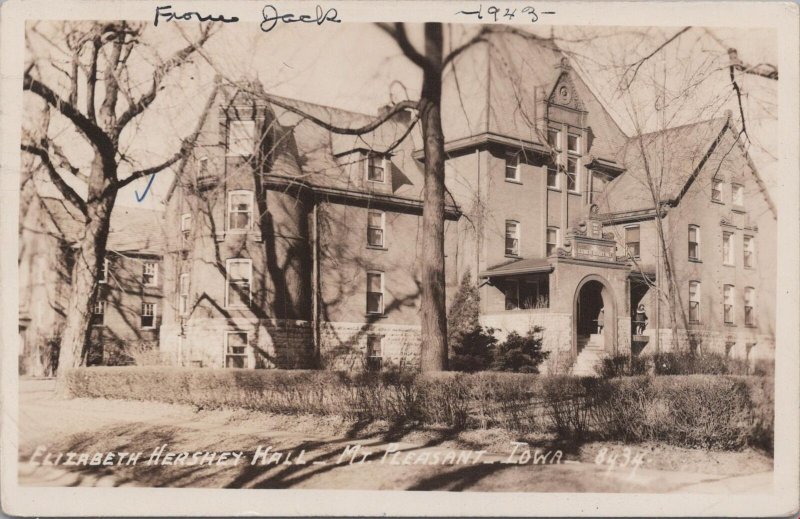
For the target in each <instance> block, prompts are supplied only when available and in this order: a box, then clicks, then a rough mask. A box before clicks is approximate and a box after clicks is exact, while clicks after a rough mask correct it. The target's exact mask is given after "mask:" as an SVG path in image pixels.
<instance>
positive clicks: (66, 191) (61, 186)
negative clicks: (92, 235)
mask: <svg viewBox="0 0 800 519" xmlns="http://www.w3.org/2000/svg"><path fill="white" fill-rule="evenodd" d="M20 149H21V150H22V151H24V152H27V153H30V154H31V155H35V156H37V157H39V160H40V161H41V163H42V165H43V166H44V168H45V170H46V171H47V174H48V175H49V176H50V180H51V181H52V182H53V184H55V186H56V187H57V188H58V190H59V191H60V192H61V194H62V195H64V198H66V199H67V200H69V201H70V202H72V203H73V204H74V205H75V206H76V207H77V208H78V209H79V210H80V212H81V213H83V215H84V216H88V215H89V212H88V210H87V209H86V202H84V201H83V199H82V198H81V197H80V196H79V195H78V193H76V192H75V190H74V189H72V188H71V187H70V186H69V184H67V183H66V182H65V181H64V179H63V178H61V175H59V174H58V171H56V168H55V166H54V165H53V162H52V161H51V160H50V155H49V154H48V153H47V151H45V150H44V149H43V148H40V147H38V146H35V145H33V144H27V143H24V142H23V143H22V144H21V145H20Z"/></svg>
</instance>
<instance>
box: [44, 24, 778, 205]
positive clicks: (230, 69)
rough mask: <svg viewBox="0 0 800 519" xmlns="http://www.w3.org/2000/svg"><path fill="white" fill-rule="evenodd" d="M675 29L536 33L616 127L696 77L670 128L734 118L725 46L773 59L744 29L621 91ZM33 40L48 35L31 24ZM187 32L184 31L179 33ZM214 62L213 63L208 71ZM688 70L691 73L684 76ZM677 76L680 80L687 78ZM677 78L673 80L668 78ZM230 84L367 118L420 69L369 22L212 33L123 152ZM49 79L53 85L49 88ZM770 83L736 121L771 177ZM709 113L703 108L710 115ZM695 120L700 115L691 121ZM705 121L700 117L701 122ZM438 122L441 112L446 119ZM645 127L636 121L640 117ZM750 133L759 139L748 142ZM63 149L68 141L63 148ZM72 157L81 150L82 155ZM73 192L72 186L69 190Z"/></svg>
mask: <svg viewBox="0 0 800 519" xmlns="http://www.w3.org/2000/svg"><path fill="white" fill-rule="evenodd" d="M174 27H175V25H174V24H170V25H169V26H167V27H165V28H162V27H158V28H154V27H148V28H147V30H146V33H145V41H147V42H148V47H147V48H145V49H144V50H143V52H142V54H141V56H138V57H137V61H135V62H134V66H133V67H132V74H133V75H134V76H135V77H136V74H137V73H138V74H140V76H138V77H137V80H138V81H141V84H142V85H143V86H146V85H147V78H148V76H147V74H149V71H150V70H151V66H150V63H153V62H155V59H156V57H157V56H167V55H169V54H170V53H171V52H173V51H174V50H175V49H176V48H178V47H179V46H181V45H184V44H185V39H184V36H182V35H180V34H178V33H177V32H176V30H175V29H174ZM680 29H681V28H680V27H674V28H670V27H658V28H653V27H649V28H648V27H644V28H639V27H625V28H603V27H590V28H589V27H554V28H550V27H540V28H539V29H538V30H537V31H535V33H536V34H538V35H540V36H544V37H547V36H554V37H555V38H556V41H557V43H558V44H559V45H560V46H561V47H562V48H564V49H565V50H567V51H568V53H569V55H570V59H571V60H573V63H574V64H575V65H576V68H577V69H578V71H579V72H582V76H583V78H584V80H585V81H587V82H588V83H589V85H590V87H591V88H592V89H593V91H594V92H595V93H596V95H598V97H600V99H601V100H602V101H604V102H605V103H606V104H607V106H608V108H609V111H610V112H611V114H612V116H613V117H614V118H615V120H616V121H617V123H618V124H619V125H620V126H621V127H622V129H623V131H625V132H627V133H629V134H632V133H634V132H635V131H636V126H637V124H634V121H632V119H634V117H632V115H631V109H632V108H638V109H640V111H639V112H637V113H643V114H648V115H647V117H641V118H639V119H642V120H638V121H635V122H637V123H639V124H640V125H641V127H642V130H643V131H649V130H650V129H654V128H656V127H657V126H658V125H659V124H660V123H663V119H661V120H659V119H657V118H655V116H654V114H655V110H653V109H652V107H653V106H655V104H656V102H657V100H656V98H657V97H658V96H659V95H665V94H666V95H667V97H669V91H670V89H671V88H672V87H674V90H675V91H676V92H677V91H679V90H680V88H679V87H680V85H682V84H685V83H686V82H687V81H691V80H693V79H694V76H690V75H689V74H690V73H691V74H694V75H697V76H702V79H703V81H702V82H701V84H700V86H699V87H698V88H697V89H696V92H695V91H693V95H694V96H696V98H697V99H689V100H687V99H683V98H677V99H675V106H678V107H679V109H676V112H680V113H676V114H675V117H674V118H673V117H670V118H669V122H670V123H672V124H669V125H670V126H672V125H677V124H681V123H683V122H690V119H691V118H692V117H698V113H701V112H702V110H697V109H696V108H694V107H695V106H705V105H706V104H708V103H705V102H704V99H706V98H711V97H714V98H716V97H718V96H720V95H724V96H725V97H726V98H725V99H723V100H722V101H723V102H722V104H720V103H717V104H720V106H722V105H724V106H725V107H727V108H730V109H734V112H737V113H738V104H737V103H736V99H735V97H733V94H732V92H733V90H732V89H731V88H730V80H729V77H728V75H727V68H725V67H722V66H721V65H723V64H725V63H727V61H725V60H726V59H727V58H726V57H727V53H726V49H727V47H735V48H737V49H738V51H739V57H740V58H741V59H742V60H743V61H744V62H746V63H748V64H756V63H761V62H769V63H777V50H778V49H777V46H776V41H777V40H776V36H775V34H774V33H773V32H771V31H769V30H758V29H755V30H751V29H748V30H743V29H741V28H737V29H726V28H713V29H706V28H693V29H691V30H690V31H687V32H686V33H685V34H683V35H682V36H681V37H680V38H678V39H676V40H675V41H674V42H672V43H671V44H669V45H668V46H667V47H665V48H664V50H663V51H661V52H659V53H658V54H657V56H656V57H655V58H654V59H651V60H649V61H648V62H647V63H646V64H645V66H643V67H642V69H641V71H640V72H639V79H638V80H637V82H636V83H635V84H634V86H633V87H632V88H631V93H630V94H629V95H628V94H624V93H620V91H619V89H618V88H617V87H618V84H619V81H618V78H619V74H620V67H621V66H624V65H626V64H627V63H630V62H631V61H634V60H635V59H637V58H638V57H641V56H646V55H647V54H649V53H650V52H652V50H653V49H655V48H656V47H657V46H658V45H660V44H661V43H663V42H664V41H665V40H666V39H667V38H669V37H670V36H672V35H673V34H675V33H676V32H677V31H678V30H680ZM39 30H41V31H42V32H47V31H51V32H50V33H49V34H50V37H51V38H54V39H57V38H58V35H57V34H54V33H52V31H53V28H52V27H39ZM475 30H476V28H475V26H461V25H453V26H447V27H446V29H445V35H446V41H447V44H449V45H450V46H453V45H457V44H458V43H460V42H463V41H465V39H467V38H468V37H469V36H470V35H471V34H472V33H473V31H475ZM409 35H410V37H411V40H412V42H413V43H415V44H416V45H417V47H418V48H420V47H421V43H422V41H421V38H422V33H421V27H419V26H409ZM187 36H188V35H187ZM31 47H32V51H31V54H32V55H36V56H42V55H46V56H49V57H51V58H53V59H55V60H56V61H58V59H59V58H58V55H57V53H54V52H53V51H52V49H51V48H49V47H47V46H46V45H44V44H43V43H42V42H41V41H38V42H34V43H32V44H31ZM209 62H210V63H213V66H212V65H210V64H209ZM687 63H690V64H691V65H690V66H689V67H688V68H687V65H686V64H687ZM687 70H688V71H689V72H687ZM678 71H682V72H680V73H679V72H678ZM215 73H221V74H223V75H225V76H226V77H230V78H246V79H257V80H258V81H260V82H261V83H262V84H263V85H264V89H265V90H266V91H267V92H269V93H273V94H276V95H281V96H286V97H291V98H296V99H301V100H304V101H310V102H315V103H319V104H323V105H329V106H336V107H338V108H343V109H348V110H352V111H357V112H362V113H367V114H375V113H376V112H377V111H378V109H379V107H381V106H382V105H385V104H387V103H389V102H390V101H392V100H395V101H397V100H399V99H406V98H411V99H414V98H415V97H416V96H417V95H418V92H419V87H420V84H421V73H420V71H419V69H418V68H417V67H416V66H415V65H413V64H412V63H411V62H410V61H409V60H408V59H406V58H405V57H403V56H402V55H401V53H400V51H399V49H398V47H397V45H396V44H395V43H394V41H392V40H391V39H390V38H389V36H387V35H386V34H384V33H383V32H382V31H381V30H380V29H379V28H377V27H375V26H374V25H369V24H347V23H343V24H337V25H334V24H327V25H322V26H315V27H314V30H313V32H310V31H309V27H308V26H307V25H305V24H294V25H285V26H282V27H281V28H280V31H272V32H269V33H263V32H261V31H259V30H258V29H257V26H256V25H254V24H253V25H252V27H248V26H247V25H245V24H242V25H239V26H223V27H222V28H221V30H220V31H219V32H218V33H217V34H215V35H214V36H213V37H212V39H211V40H210V41H209V42H208V43H207V45H206V48H205V57H201V56H196V57H195V58H194V60H193V63H192V64H191V65H189V66H186V67H184V69H182V70H181V71H180V72H178V73H176V74H174V75H173V76H171V77H170V78H169V79H168V80H167V81H166V82H165V89H164V91H162V92H160V93H159V97H158V99H157V101H156V102H155V103H154V104H153V106H152V107H151V110H149V111H148V113H146V114H145V115H144V116H143V117H141V118H140V119H139V120H137V121H136V126H135V127H134V128H132V131H130V132H129V133H128V134H126V135H124V136H123V137H126V138H125V139H123V140H124V142H125V143H126V150H125V151H126V154H127V155H128V156H130V157H131V158H132V161H133V162H135V163H136V164H138V166H139V167H141V166H148V165H151V164H153V163H157V162H158V161H159V160H163V159H164V158H166V157H168V156H169V155H171V154H172V153H174V150H175V149H177V146H179V143H180V138H181V137H182V136H185V135H188V134H189V133H191V131H192V128H193V127H194V124H195V121H196V120H197V118H198V117H199V114H200V112H201V110H202V107H203V105H204V102H205V100H206V98H207V96H208V93H209V92H210V89H211V86H212V84H213V80H214V74H215ZM56 77H57V74H56V75H53V76H52V78H53V80H54V81H58V79H55V78H56ZM659 78H662V79H663V83H664V87H663V88H662V90H661V91H658V90H657V89H656V88H654V87H653V83H654V82H658V81H660V79H659ZM776 86H777V85H776V82H775V81H771V80H767V79H761V78H755V77H754V76H749V77H748V78H746V80H743V88H744V92H745V100H744V103H743V105H744V106H745V109H746V117H747V120H748V122H749V125H750V126H751V127H752V131H751V133H753V135H752V136H751V137H752V138H751V140H752V141H753V145H752V147H751V153H752V154H753V156H754V160H755V161H756V164H758V165H759V168H760V169H762V164H763V169H764V174H765V176H768V177H770V178H768V179H767V180H768V182H767V183H768V184H771V183H772V180H771V177H772V176H773V175H774V172H773V170H774V169H775V168H774V166H775V164H774V160H772V161H770V157H774V155H775V154H776V153H775V150H774V149H772V147H773V144H774V139H773V138H772V136H773V133H774V131H775V130H776V127H775V120H776V117H775V114H776V112H777V106H776V104H777V101H776V99H777V94H776ZM720 106H716V105H714V110H715V113H714V115H715V116H718V115H721V113H716V112H718V111H719V110H720ZM701 115H704V114H701ZM708 115H709V116H710V115H711V114H710V113H709V114H708ZM445 116H446V114H445ZM645 119H646V120H645ZM65 132H68V125H67V124H66V123H65V122H64V121H60V122H59V121H55V120H54V121H53V122H51V133H55V134H58V135H59V138H69V137H67V136H65ZM757 134H758V135H757ZM70 142H71V143H72V142H74V141H70ZM69 149H70V150H71V153H73V154H74V156H75V162H78V163H81V162H85V161H86V160H88V156H89V155H88V149H86V148H85V146H82V145H81V144H80V143H75V144H74V146H69ZM81 150H82V151H81ZM171 179H172V174H171V172H169V171H164V172H162V173H160V174H158V175H157V177H156V178H155V179H154V181H153V182H152V185H151V187H150V188H149V191H148V195H147V196H146V197H145V199H144V200H143V201H142V202H139V201H138V199H137V196H135V193H134V192H135V191H138V193H139V194H140V195H141V194H142V193H144V191H145V189H146V186H147V184H148V182H149V179H142V180H139V181H137V182H135V183H134V184H132V185H131V186H130V187H129V188H126V189H125V190H123V192H122V193H121V194H120V197H119V199H118V203H120V204H122V205H134V206H140V207H149V208H154V209H156V208H159V207H160V206H162V204H161V200H162V197H163V195H164V193H166V191H167V189H168V187H169V185H170V183H171ZM75 186H76V187H77V188H78V190H79V192H80V191H81V190H82V186H80V185H79V183H75Z"/></svg>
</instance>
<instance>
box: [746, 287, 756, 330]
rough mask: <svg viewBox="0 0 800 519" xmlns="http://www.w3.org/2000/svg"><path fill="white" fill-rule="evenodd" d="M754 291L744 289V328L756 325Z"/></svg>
mask: <svg viewBox="0 0 800 519" xmlns="http://www.w3.org/2000/svg"><path fill="white" fill-rule="evenodd" d="M755 306H756V289H755V288H753V287H747V288H745V289H744V324H745V325H746V326H755V324H756V314H755V310H754V309H755Z"/></svg>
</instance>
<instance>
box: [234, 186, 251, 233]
mask: <svg viewBox="0 0 800 519" xmlns="http://www.w3.org/2000/svg"><path fill="white" fill-rule="evenodd" d="M252 220H253V192H252V191H231V192H230V193H228V230H229V231H248V230H250V225H251V222H252Z"/></svg>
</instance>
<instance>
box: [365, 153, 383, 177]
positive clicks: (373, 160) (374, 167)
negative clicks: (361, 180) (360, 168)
mask: <svg viewBox="0 0 800 519" xmlns="http://www.w3.org/2000/svg"><path fill="white" fill-rule="evenodd" d="M385 164H386V161H385V160H384V159H383V157H381V156H380V155H375V154H374V153H369V154H367V180H369V181H370V182H383V181H384V180H385V179H386V172H385V171H384V169H385Z"/></svg>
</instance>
